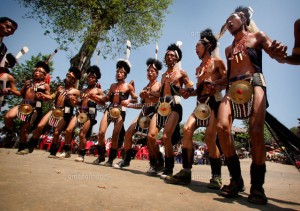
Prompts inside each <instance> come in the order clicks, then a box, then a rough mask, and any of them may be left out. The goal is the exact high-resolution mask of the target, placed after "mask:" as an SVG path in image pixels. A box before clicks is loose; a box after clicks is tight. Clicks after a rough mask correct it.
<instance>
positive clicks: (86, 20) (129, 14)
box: [17, 0, 173, 69]
mask: <svg viewBox="0 0 300 211" xmlns="http://www.w3.org/2000/svg"><path fill="white" fill-rule="evenodd" d="M17 1H18V2H20V3H21V4H22V5H23V6H25V7H26V8H29V9H30V11H29V12H28V13H27V15H26V16H27V17H28V18H33V19H35V20H37V21H39V23H40V24H41V25H42V26H43V27H44V28H45V34H51V35H52V34H54V35H55V36H56V37H55V38H54V39H55V40H56V41H57V42H58V43H59V44H60V45H61V47H64V48H66V47H67V46H68V44H70V43H72V42H73V43H74V42H79V43H82V45H81V48H80V50H79V52H78V54H77V55H75V56H74V57H73V58H72V59H71V65H72V66H77V67H79V66H81V65H82V63H83V61H85V62H84V64H83V68H84V69H85V68H87V67H88V66H89V65H90V58H91V57H92V55H93V53H94V51H95V49H96V47H97V45H98V43H99V44H100V46H101V50H102V51H103V52H104V53H103V54H102V55H108V56H111V57H114V56H115V55H116V54H117V53H118V52H120V51H121V49H123V50H124V49H125V48H124V46H125V41H126V40H127V39H129V40H130V41H131V42H132V47H133V48H136V47H139V46H142V45H146V44H149V43H150V42H154V41H155V40H157V39H158V38H159V37H160V35H161V32H160V30H161V28H162V27H163V23H164V18H165V14H166V13H167V12H168V11H167V9H168V7H169V6H170V5H171V4H172V3H173V0H159V1H158V0H101V1H99V0H89V1H86V0H65V1H61V0H17ZM84 58H86V59H85V60H84Z"/></svg>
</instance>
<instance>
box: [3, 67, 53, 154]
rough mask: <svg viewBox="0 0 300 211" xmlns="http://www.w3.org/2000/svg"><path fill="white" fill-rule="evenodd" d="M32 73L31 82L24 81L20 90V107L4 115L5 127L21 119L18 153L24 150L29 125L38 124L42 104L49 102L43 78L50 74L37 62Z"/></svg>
mask: <svg viewBox="0 0 300 211" xmlns="http://www.w3.org/2000/svg"><path fill="white" fill-rule="evenodd" d="M35 67H36V68H35V70H34V72H33V80H27V81H25V84H24V87H23V88H22V89H21V90H20V93H21V95H22V96H23V98H24V99H23V101H22V102H21V105H17V106H15V107H13V108H11V109H10V110H9V111H8V112H7V113H6V115H5V127H6V128H13V126H14V121H13V120H14V119H15V118H16V117H18V118H19V119H21V121H22V122H23V123H22V126H21V131H20V144H19V149H18V153H19V152H20V151H22V150H24V149H25V148H26V142H27V137H28V129H29V127H30V126H31V125H34V124H35V123H37V122H39V121H40V120H41V118H42V115H43V111H42V102H43V101H47V100H51V99H52V97H51V95H50V86H49V85H48V84H46V83H45V76H46V74H47V73H49V72H50V69H49V66H48V65H47V64H46V63H45V62H38V63H37V64H36V66H35Z"/></svg>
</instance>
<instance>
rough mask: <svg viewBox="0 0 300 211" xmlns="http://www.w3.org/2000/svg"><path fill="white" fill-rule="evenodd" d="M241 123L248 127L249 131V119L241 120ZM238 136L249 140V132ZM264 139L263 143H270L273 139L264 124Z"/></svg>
mask: <svg viewBox="0 0 300 211" xmlns="http://www.w3.org/2000/svg"><path fill="white" fill-rule="evenodd" d="M243 124H244V126H245V128H248V131H249V119H246V120H243ZM238 137H239V138H241V139H244V140H250V135H249V132H248V133H246V134H239V135H238ZM264 140H265V143H271V142H272V140H273V137H272V135H271V133H270V131H269V130H268V128H267V127H266V126H264Z"/></svg>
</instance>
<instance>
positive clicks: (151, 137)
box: [147, 133, 156, 149]
mask: <svg viewBox="0 0 300 211" xmlns="http://www.w3.org/2000/svg"><path fill="white" fill-rule="evenodd" d="M155 141H156V140H155V135H154V134H151V133H148V135H147V145H148V146H149V147H150V148H151V149H152V148H153V147H154V146H155Z"/></svg>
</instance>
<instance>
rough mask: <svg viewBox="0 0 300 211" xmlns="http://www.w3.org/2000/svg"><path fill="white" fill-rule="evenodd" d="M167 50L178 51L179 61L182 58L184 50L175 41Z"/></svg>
mask: <svg viewBox="0 0 300 211" xmlns="http://www.w3.org/2000/svg"><path fill="white" fill-rule="evenodd" d="M167 51H177V53H178V56H179V58H178V61H180V60H181V58H182V52H181V50H180V48H179V47H178V46H177V45H176V44H175V43H173V44H171V45H169V46H168V48H167Z"/></svg>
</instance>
